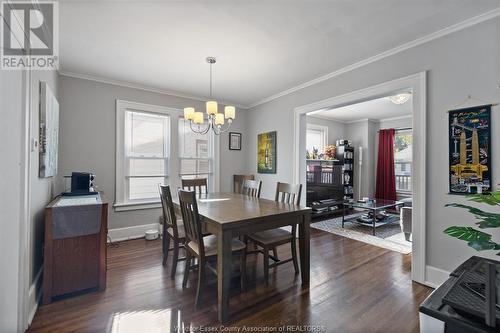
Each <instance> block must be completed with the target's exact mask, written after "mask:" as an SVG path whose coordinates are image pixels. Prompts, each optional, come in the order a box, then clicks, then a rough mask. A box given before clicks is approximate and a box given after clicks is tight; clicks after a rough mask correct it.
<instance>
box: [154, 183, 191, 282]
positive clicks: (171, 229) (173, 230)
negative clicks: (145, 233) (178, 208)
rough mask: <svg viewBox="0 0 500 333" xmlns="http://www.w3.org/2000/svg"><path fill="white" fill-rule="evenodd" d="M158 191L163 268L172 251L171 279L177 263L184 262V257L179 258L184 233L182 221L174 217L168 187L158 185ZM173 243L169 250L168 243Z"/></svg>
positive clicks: (184, 237) (182, 246)
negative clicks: (161, 220) (161, 216)
mask: <svg viewBox="0 0 500 333" xmlns="http://www.w3.org/2000/svg"><path fill="white" fill-rule="evenodd" d="M158 188H159V191H160V199H161V207H162V213H163V233H162V236H163V238H162V249H163V262H162V264H163V266H165V265H166V264H167V259H168V253H169V252H170V251H171V250H173V251H174V253H173V257H172V272H171V276H172V278H173V277H174V276H175V273H176V270H177V263H178V262H179V261H182V260H186V258H185V257H183V258H179V249H180V248H184V243H185V242H186V233H185V232H184V225H183V224H182V221H178V220H177V216H176V215H175V210H174V204H173V202H172V193H171V192H170V186H168V185H166V186H163V185H158ZM171 241H172V243H173V246H174V247H173V248H172V249H171V248H170V242H171Z"/></svg>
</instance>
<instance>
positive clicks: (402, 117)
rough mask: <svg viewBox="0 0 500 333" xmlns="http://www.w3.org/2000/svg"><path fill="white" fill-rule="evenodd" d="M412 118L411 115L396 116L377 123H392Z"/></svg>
mask: <svg viewBox="0 0 500 333" xmlns="http://www.w3.org/2000/svg"><path fill="white" fill-rule="evenodd" d="M412 118H413V116H412V115H411V114H408V115H406V116H397V117H389V118H383V119H380V120H379V122H382V121H392V120H401V119H412Z"/></svg>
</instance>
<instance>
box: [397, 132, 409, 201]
mask: <svg viewBox="0 0 500 333" xmlns="http://www.w3.org/2000/svg"><path fill="white" fill-rule="evenodd" d="M398 134H403V135H404V134H410V135H411V145H412V149H413V129H401V130H398V129H396V130H395V133H394V138H395V137H396V135H398ZM394 148H396V147H394ZM412 158H413V157H412ZM402 163H407V164H409V168H410V170H409V172H410V179H411V178H413V160H410V161H403V162H402ZM402 163H401V162H400V164H402ZM396 164H397V162H396V149H394V170H396ZM401 171H403V170H401ZM405 172H406V171H405ZM395 176H397V175H395ZM410 184H411V182H410ZM396 185H397V182H396ZM396 193H398V194H401V195H408V194H411V193H413V188H410V190H404V189H398V188H397V187H396Z"/></svg>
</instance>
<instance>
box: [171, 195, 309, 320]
mask: <svg viewBox="0 0 500 333" xmlns="http://www.w3.org/2000/svg"><path fill="white" fill-rule="evenodd" d="M173 201H174V204H175V206H176V208H177V209H179V201H178V198H177V196H176V195H175V196H174V198H173ZM197 203H198V211H199V214H200V216H201V220H202V221H203V224H204V227H205V228H206V230H207V231H208V232H210V233H211V234H213V235H216V236H217V309H218V318H219V321H220V322H226V321H228V320H229V287H230V281H231V272H232V271H231V261H232V260H231V257H232V251H231V241H232V239H233V238H234V237H238V236H240V235H245V234H251V233H254V232H257V231H262V230H268V229H275V228H279V227H285V226H290V225H293V224H297V225H299V254H300V274H301V280H302V285H306V286H307V285H309V270H310V254H309V242H310V222H311V209H310V208H309V207H304V206H299V205H292V204H285V203H281V202H276V201H272V200H267V199H260V198H254V197H250V196H246V195H242V194H235V193H208V194H200V195H199V196H198V198H197Z"/></svg>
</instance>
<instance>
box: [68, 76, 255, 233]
mask: <svg viewBox="0 0 500 333" xmlns="http://www.w3.org/2000/svg"><path fill="white" fill-rule="evenodd" d="M60 96H61V126H60V171H61V172H60V174H61V175H68V174H70V173H71V172H72V171H91V172H93V173H95V175H96V185H97V186H98V187H99V189H100V190H102V191H104V192H105V194H106V195H107V197H108V199H109V202H110V203H111V204H113V203H114V201H115V137H116V135H115V113H116V107H115V101H116V99H122V100H126V101H131V102H139V103H147V104H153V105H160V106H166V107H172V108H179V109H182V108H183V107H185V106H188V105H189V106H194V107H196V108H198V109H204V103H202V102H200V101H194V100H190V99H186V98H180V97H175V96H170V95H165V94H158V93H152V92H148V91H144V90H139V89H133V88H127V87H122V86H117V85H111V84H105V83H99V82H94V81H88V80H84V79H77V78H71V77H66V76H60ZM245 118H246V114H245V110H241V109H240V110H237V115H236V120H235V121H234V124H233V127H232V131H236V132H243V147H242V150H241V151H229V150H228V133H224V134H223V135H222V139H221V142H220V145H221V147H220V153H221V156H220V165H221V169H220V177H221V191H231V190H232V177H233V174H235V173H243V172H244V171H245V170H246V169H247V166H246V160H247V158H246V157H247V149H246V147H247V145H248V138H247V136H246V133H245V132H244V130H243V128H244V126H245ZM60 190H62V188H60ZM159 216H160V209H146V210H135V211H126V212H114V210H113V209H112V208H111V209H110V215H109V218H110V220H109V228H110V229H115V228H125V227H131V226H137V225H141V224H150V223H157V222H158V217H159Z"/></svg>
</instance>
